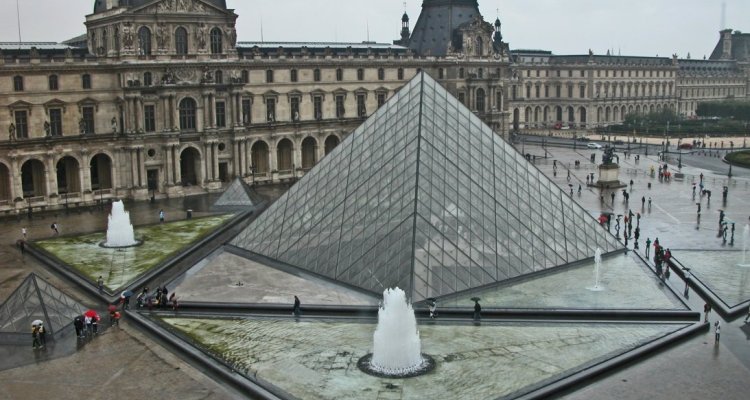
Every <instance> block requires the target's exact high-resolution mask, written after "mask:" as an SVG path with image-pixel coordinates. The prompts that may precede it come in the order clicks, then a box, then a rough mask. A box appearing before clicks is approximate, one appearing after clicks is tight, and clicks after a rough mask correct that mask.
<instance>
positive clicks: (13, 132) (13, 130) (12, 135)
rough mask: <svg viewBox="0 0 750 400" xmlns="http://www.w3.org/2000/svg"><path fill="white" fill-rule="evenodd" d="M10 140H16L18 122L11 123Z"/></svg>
mask: <svg viewBox="0 0 750 400" xmlns="http://www.w3.org/2000/svg"><path fill="white" fill-rule="evenodd" d="M8 140H10V141H11V142H14V141H15V140H16V124H14V123H12V122H11V123H10V126H9V127H8Z"/></svg>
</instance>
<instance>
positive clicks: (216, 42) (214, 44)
mask: <svg viewBox="0 0 750 400" xmlns="http://www.w3.org/2000/svg"><path fill="white" fill-rule="evenodd" d="M204 32H205V31H204ZM221 35H222V32H221V29H219V28H214V29H211V54H221V53H222V51H223V45H222V43H221Z"/></svg>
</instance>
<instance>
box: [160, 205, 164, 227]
mask: <svg viewBox="0 0 750 400" xmlns="http://www.w3.org/2000/svg"><path fill="white" fill-rule="evenodd" d="M164 217H165V215H164V210H163V209H161V210H159V223H160V224H163V223H164Z"/></svg>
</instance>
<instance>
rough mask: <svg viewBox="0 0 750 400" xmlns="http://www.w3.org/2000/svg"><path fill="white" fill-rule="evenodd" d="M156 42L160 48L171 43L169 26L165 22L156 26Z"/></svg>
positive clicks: (164, 47)
mask: <svg viewBox="0 0 750 400" xmlns="http://www.w3.org/2000/svg"><path fill="white" fill-rule="evenodd" d="M156 44H157V45H158V46H159V48H160V49H166V48H167V46H168V45H169V28H168V27H167V24H165V23H163V22H162V23H161V24H159V26H158V27H157V28H156Z"/></svg>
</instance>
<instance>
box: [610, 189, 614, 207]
mask: <svg viewBox="0 0 750 400" xmlns="http://www.w3.org/2000/svg"><path fill="white" fill-rule="evenodd" d="M609 197H611V198H612V204H615V192H612V194H610V195H609Z"/></svg>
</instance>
